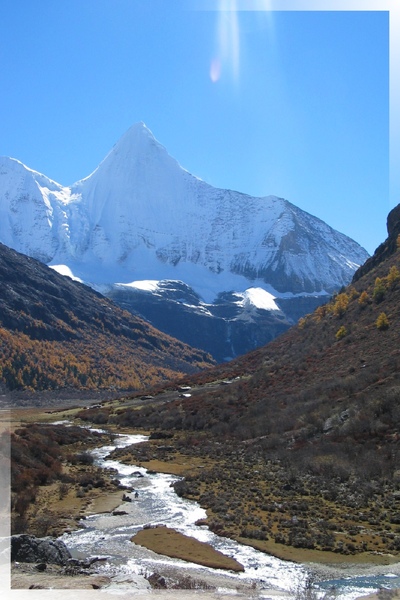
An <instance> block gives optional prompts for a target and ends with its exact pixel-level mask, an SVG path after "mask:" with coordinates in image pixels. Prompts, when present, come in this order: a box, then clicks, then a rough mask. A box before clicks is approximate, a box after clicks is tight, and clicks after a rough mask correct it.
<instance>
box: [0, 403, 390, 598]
mask: <svg viewBox="0 0 400 600" xmlns="http://www.w3.org/2000/svg"><path fill="white" fill-rule="evenodd" d="M74 411H76V409H72V408H66V409H65V410H61V411H57V412H53V411H43V410H38V409H29V410H28V409H25V410H21V411H13V413H12V414H11V415H10V414H7V415H6V414H5V413H4V414H3V415H2V429H4V427H9V428H10V429H11V430H15V429H16V428H18V427H20V426H21V425H22V426H24V424H27V423H29V422H38V421H39V422H40V421H54V420H55V417H56V418H57V420H59V421H63V420H66V419H69V418H71V417H72V416H73V414H74ZM120 433H123V431H122V430H120ZM130 433H132V431H130ZM141 433H143V432H141ZM157 444H158V446H160V445H161V444H160V442H159V440H158V442H157ZM90 447H93V441H91V442H90V443H88V444H87V445H86V446H85V444H82V443H80V444H79V451H81V452H82V451H85V450H87V449H89V448H90ZM138 448H140V447H139V446H138V447H137V448H136V450H137V449H138ZM141 448H147V450H145V455H142V456H141V457H140V456H139V457H138V456H137V455H134V454H133V453H132V451H131V450H130V451H129V452H126V453H125V456H119V460H125V461H126V462H128V463H132V464H139V463H140V464H141V465H143V466H145V467H147V468H148V469H152V470H155V471H159V472H168V473H174V474H183V473H185V472H187V471H188V466H189V470H190V473H191V474H192V475H193V473H196V472H197V473H202V472H203V471H204V470H206V468H210V467H211V466H212V464H211V462H210V463H209V464H207V462H205V459H204V457H196V456H193V457H192V459H191V461H190V463H188V457H187V456H186V455H185V453H180V452H175V453H174V454H173V455H171V454H169V455H168V456H167V457H166V456H164V458H162V457H160V456H158V458H157V459H156V458H154V456H153V458H150V457H149V455H148V452H149V448H150V450H151V449H153V450H151V451H154V448H155V446H154V445H153V446H152V445H151V444H146V445H145V446H141ZM154 452H155V451H154ZM67 469H68V471H69V474H70V476H71V477H72V478H74V477H78V476H79V477H80V478H82V476H84V475H86V476H90V477H92V478H93V477H94V476H95V475H96V476H97V475H99V473H97V471H96V469H97V468H96V467H93V466H92V465H86V466H85V465H79V466H75V467H73V466H71V465H69V466H68V467H67ZM101 476H102V477H103V478H104V480H105V484H104V486H103V487H102V488H96V487H91V486H89V487H87V489H86V490H85V493H84V495H82V496H81V497H79V495H77V493H76V491H77V485H75V484H72V485H71V486H70V489H69V490H68V492H67V493H64V494H60V487H59V484H57V483H52V484H50V485H45V486H40V487H39V490H38V494H37V497H36V500H35V504H34V507H32V508H31V509H30V511H29V512H28V515H27V523H26V528H27V531H28V532H29V533H32V534H34V535H39V536H40V535H55V536H58V535H61V534H63V533H65V532H66V531H71V530H73V529H76V528H77V527H78V526H79V525H78V521H79V520H80V519H82V518H85V516H88V515H90V514H97V513H101V512H112V511H113V510H115V509H118V508H119V507H121V508H123V506H121V505H122V504H123V491H122V490H116V489H115V486H113V484H112V483H111V479H112V473H105V472H103V473H102V474H101ZM186 492H187V491H186ZM188 495H189V496H190V495H191V494H190V493H188ZM61 496H62V497H61ZM196 496H199V494H196ZM215 514H216V513H215V512H213V511H212V510H211V511H209V520H210V522H211V520H212V519H213V518H215ZM42 515H46V516H47V517H48V520H47V521H46V522H42V526H43V527H46V528H47V529H46V531H44V530H42V531H38V530H37V525H38V523H40V518H39V519H38V517H40V516H42ZM232 537H236V539H238V540H239V541H241V542H242V543H243V542H244V543H250V544H251V545H253V546H254V547H256V548H258V549H260V550H263V551H265V552H267V553H271V554H273V555H276V556H278V557H279V558H282V559H284V560H290V561H294V562H300V563H303V564H304V563H305V564H307V565H309V567H310V569H311V570H312V571H313V572H314V573H315V574H316V576H317V577H319V576H321V577H324V578H327V577H329V578H335V577H348V576H351V575H353V574H354V573H360V570H362V572H363V573H365V574H368V575H369V574H374V573H376V572H377V570H379V572H380V573H382V572H383V570H385V571H386V572H390V573H394V574H397V575H399V576H400V562H398V561H399V557H398V556H396V555H393V554H391V553H388V552H386V553H385V552H363V553H358V554H349V555H343V554H337V553H333V552H324V551H316V550H310V549H304V548H294V547H292V546H288V545H284V544H276V543H275V542H273V541H272V540H270V541H268V540H250V539H247V540H246V539H243V538H241V537H240V536H237V535H236V536H235V535H234V534H233V535H232ZM210 551H211V547H210ZM384 565H386V567H385V566H384ZM99 577H100V576H97V579H96V575H93V580H88V579H84V581H85V582H86V584H90V585H92V583H93V584H94V585H95V586H97V585H99V586H100V587H103V586H105V587H107V586H108V582H107V581H106V580H105V579H101V578H100V579H98V578H99ZM54 578H55V579H54ZM212 579H213V580H214V585H215V584H217V585H218V577H215V578H212ZM46 581H47V583H46ZM57 582H58V583H57ZM86 584H85V585H86ZM142 584H143V589H145V588H146V587H147V583H146V582H142ZM221 584H222V582H221ZM12 585H13V587H15V588H26V587H30V586H31V585H35V586H43V587H53V586H54V587H64V586H66V587H68V588H70V587H75V588H76V589H80V588H79V586H80V582H79V579H75V578H71V577H65V576H63V575H62V574H61V573H60V572H59V570H57V568H54V569H50V570H49V571H48V572H47V573H41V574H39V573H37V572H34V571H33V570H32V567H31V566H23V565H13V568H12ZM137 585H138V588H137V589H138V590H140V585H141V584H140V583H138V584H137ZM92 588H93V586H92ZM237 592H238V593H239V597H240V593H241V591H240V590H237ZM246 593H248V591H247V592H244V594H245V595H244V596H243V597H248V596H246ZM159 595H160V597H162V592H159ZM185 597H190V596H187V592H186V595H185ZM202 597H204V598H206V597H207V596H205V595H203V596H202ZM211 597H214V596H213V595H210V598H211ZM218 597H219V596H218ZM272 597H281V598H285V597H286V598H289V597H290V596H285V595H282V594H280V595H279V593H275V595H274V594H273V593H271V598H272ZM391 597H393V598H395V597H396V596H394V595H393V596H391Z"/></svg>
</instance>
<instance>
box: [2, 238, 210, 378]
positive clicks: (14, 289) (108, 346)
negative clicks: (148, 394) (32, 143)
mask: <svg viewBox="0 0 400 600" xmlns="http://www.w3.org/2000/svg"><path fill="white" fill-rule="evenodd" d="M0 281H1V286H0V302H1V312H0V357H1V360H0V382H1V383H2V384H3V386H5V387H6V388H8V389H9V390H12V389H26V388H30V389H33V390H43V389H60V388H78V389H82V388H83V389H102V388H103V389H110V388H112V389H114V388H119V389H138V388H143V387H146V386H149V385H152V384H154V383H156V382H160V381H163V380H164V381H165V380H167V379H171V378H174V377H177V376H179V375H181V374H182V373H185V372H194V371H196V370H198V369H200V368H204V367H206V366H210V364H212V361H211V358H210V357H209V356H207V355H206V354H205V353H204V352H202V351H199V350H195V349H193V348H189V347H188V346H186V345H184V344H182V343H181V342H179V341H177V340H174V339H172V338H170V337H168V336H166V335H164V334H162V333H160V332H159V331H157V330H155V329H154V328H153V327H151V326H150V325H149V324H148V323H146V322H144V321H142V320H140V319H138V318H135V317H133V316H132V315H131V314H130V313H127V312H126V311H122V310H121V309H120V308H118V307H117V306H116V305H114V304H113V303H112V302H111V301H110V300H107V299H106V298H104V297H103V296H101V295H100V294H98V293H97V292H95V291H93V290H92V289H91V288H88V287H86V286H84V285H82V284H80V283H78V282H75V281H72V280H71V279H70V278H68V277H63V276H61V275H59V274H58V273H56V272H54V271H53V270H52V269H49V268H48V267H46V266H45V265H43V264H42V263H40V262H38V261H36V260H34V259H32V258H28V257H26V256H24V255H22V254H19V253H17V252H16V251H14V250H11V249H10V248H8V247H6V246H4V245H3V244H0Z"/></svg>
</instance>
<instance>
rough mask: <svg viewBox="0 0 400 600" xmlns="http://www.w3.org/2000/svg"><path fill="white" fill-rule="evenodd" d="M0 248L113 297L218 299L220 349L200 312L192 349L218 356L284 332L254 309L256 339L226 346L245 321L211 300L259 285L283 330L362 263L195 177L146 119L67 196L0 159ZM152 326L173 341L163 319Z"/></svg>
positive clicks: (295, 211)
mask: <svg viewBox="0 0 400 600" xmlns="http://www.w3.org/2000/svg"><path fill="white" fill-rule="evenodd" d="M0 241H2V242H3V243H6V244H7V245H8V246H10V247H12V248H14V249H16V250H18V251H20V252H24V253H25V254H27V255H29V256H33V257H35V258H38V259H40V260H42V261H43V262H45V263H47V264H49V265H51V266H52V267H53V268H54V269H55V270H58V271H59V272H61V273H64V272H70V273H72V274H73V275H74V276H75V277H77V278H78V279H80V280H82V281H84V282H86V283H87V284H89V285H92V286H93V287H95V288H96V289H98V290H99V291H102V292H103V293H105V294H107V295H109V296H112V297H113V298H115V300H116V301H119V298H120V297H121V288H118V286H117V288H116V285H117V284H125V285H126V284H131V283H132V282H137V281H139V282H140V281H142V280H146V281H147V280H154V281H160V280H162V281H165V280H169V281H179V282H182V283H183V284H184V285H186V286H189V288H191V290H189V295H190V294H191V293H192V292H193V293H195V294H197V296H198V297H199V299H200V301H201V302H204V303H206V304H207V305H213V304H215V303H216V302H217V303H219V308H218V313H219V319H220V320H221V322H219V323H218V325H217V329H218V331H219V332H220V333H219V340H218V344H217V346H218V350H217V349H216V348H213V347H212V346H209V345H208V342H207V339H208V340H209V339H210V337H211V334H212V331H213V330H215V320H213V319H211V320H210V319H207V318H206V313H205V311H203V313H202V325H201V327H202V328H203V329H207V331H208V333H207V335H206V339H205V340H204V343H203V340H200V342H199V343H200V344H202V346H201V347H202V348H205V349H207V350H209V351H211V352H212V353H213V354H214V356H216V358H217V359H218V360H224V359H225V358H232V357H233V356H236V355H237V354H240V353H243V352H246V351H248V350H249V349H252V348H254V347H255V346H256V345H257V344H258V345H259V344H260V343H261V344H262V343H266V342H267V341H269V340H270V339H271V337H273V335H275V334H274V333H273V332H274V331H281V325H282V315H280V316H279V318H278V320H276V317H277V316H278V313H277V312H273V311H270V310H269V309H266V308H262V309H261V311H262V312H260V313H259V314H258V316H257V318H254V319H253V321H252V322H253V324H255V326H256V327H258V330H259V331H260V333H261V334H260V336H259V337H260V339H259V341H258V342H256V341H255V339H254V336H253V335H252V334H251V332H249V333H248V334H247V335H244V336H241V337H242V338H243V343H242V344H241V345H240V344H233V345H232V344H231V343H230V332H231V329H232V327H233V328H234V329H235V328H236V326H237V322H238V320H239V321H241V323H240V327H239V329H241V330H243V327H242V324H243V322H244V321H245V320H246V314H243V313H240V314H236V317H235V318H230V316H229V315H230V314H231V313H232V311H233V312H235V302H234V301H233V302H232V299H231V300H230V301H229V302H227V298H226V297H225V299H224V302H225V304H226V309H225V311H222V310H221V306H222V304H223V303H221V302H220V301H219V300H220V299H219V295H221V294H222V295H223V294H226V293H231V292H238V293H240V294H243V293H245V292H246V291H248V290H252V289H253V288H256V289H257V288H261V289H263V290H264V291H266V292H268V293H271V294H272V295H273V296H274V297H275V298H277V299H278V300H279V301H280V305H279V306H280V309H281V310H282V312H283V316H284V318H285V319H286V321H287V323H286V325H285V326H286V327H288V326H289V324H290V323H292V322H293V321H294V320H295V319H296V317H297V315H298V313H299V310H300V307H302V306H303V305H304V304H306V305H307V308H308V310H312V309H313V308H315V306H317V305H318V304H319V303H321V302H322V301H324V299H326V298H327V297H328V296H329V295H330V294H331V293H333V292H334V291H336V290H338V289H340V287H341V286H342V285H345V284H347V283H348V282H349V281H350V280H351V277H352V275H353V273H354V271H355V270H356V268H357V267H358V266H359V265H361V264H362V263H363V262H364V261H365V260H366V259H367V257H368V254H367V252H366V251H365V250H364V249H363V248H361V247H360V246H359V245H358V244H357V243H356V242H354V241H353V240H351V239H349V238H348V237H346V236H344V235H343V234H341V233H339V232H337V231H334V230H333V229H332V228H331V227H329V226H328V225H327V224H325V223H323V222H322V221H321V220H319V219H317V218H316V217H313V216H311V215H309V214H308V213H306V212H304V211H302V210H300V209H299V208H297V207H296V206H294V205H293V204H291V203H290V202H288V201H287V200H284V199H282V198H278V197H275V196H267V197H263V198H255V197H252V196H249V195H246V194H242V193H239V192H235V191H232V190H223V189H217V188H214V187H212V186H211V185H209V184H207V183H206V182H204V181H202V180H200V179H198V178H196V177H194V176H193V175H191V174H190V173H188V172H187V171H185V169H183V168H182V167H181V166H180V165H179V164H178V163H177V162H176V161H175V160H174V159H173V158H172V157H171V156H170V155H169V154H168V152H167V150H166V149H165V148H164V147H163V146H162V145H161V144H160V143H159V142H158V141H157V140H156V139H155V138H154V136H153V135H152V133H151V132H150V131H149V129H148V128H147V127H146V126H145V125H144V124H143V123H137V124H136V125H134V126H132V127H131V128H130V129H129V130H128V131H127V132H126V134H125V135H124V136H122V138H121V139H120V140H119V141H118V142H117V144H116V145H115V146H114V148H113V149H112V150H111V151H110V153H109V154H108V155H107V156H106V158H105V159H104V160H103V161H102V163H101V164H100V165H99V166H98V167H97V169H96V170H95V171H94V172H93V173H92V174H91V175H89V176H88V177H86V178H85V179H82V180H81V181H78V182H77V183H75V184H74V185H72V186H71V187H68V188H67V187H62V186H60V185H59V184H57V183H55V182H54V181H51V180H50V179H48V178H47V177H45V176H44V175H41V174H40V173H37V172H35V171H33V170H31V169H28V168H27V167H25V166H24V165H22V163H20V162H18V161H16V160H14V159H7V158H3V159H1V162H0ZM132 294H136V292H135V291H134V288H133V287H129V286H128V287H125V289H124V298H123V302H124V306H125V307H126V308H127V309H128V310H130V311H131V312H133V313H134V314H138V311H137V310H136V309H135V303H136V300H137V294H136V296H135V297H131V298H129V295H132ZM251 294H252V293H251V292H250V294H249V297H251ZM160 295H161V296H162V292H160V290H159V298H160ZM293 296H294V298H293ZM297 298H298V299H299V301H298V302H297V305H296V306H294V304H295V303H296V301H297ZM147 300H148V303H147V304H148V306H147V305H146V306H145V303H146V302H145V301H146V296H145V295H143V294H142V296H141V304H142V307H141V312H140V314H141V316H143V317H145V318H146V319H150V315H151V314H152V312H153V310H152V304H153V298H152V297H150V296H149V295H147ZM169 300H170V299H169ZM287 300H289V302H287ZM305 300H306V301H307V302H305ZM183 304H185V306H186V308H185V309H184V310H183V309H182V306H183ZM188 306H189V303H188V302H184V303H182V302H181V303H180V304H179V303H177V304H176V305H175V306H174V310H175V311H178V312H179V311H181V312H182V317H183V318H187V315H188V314H189V312H188ZM236 308H237V305H236ZM292 308H293V310H292ZM208 310H209V312H210V313H212V312H213V311H212V310H210V309H208ZM265 312H269V314H268V315H265ZM184 313H185V314H184ZM195 313H196V310H195V311H194V312H193V317H194V319H197V316H198V311H197V316H196V314H195ZM236 313H237V311H236ZM153 323H154V322H153ZM271 324H272V328H271ZM191 325H192V324H191V323H189V326H188V330H190V329H191ZM157 326H158V327H159V328H160V329H162V330H163V331H165V332H168V333H170V334H174V335H178V332H179V329H178V328H176V327H173V326H172V328H171V326H170V324H168V322H166V321H165V322H158V323H157ZM238 335H239V334H237V336H238ZM189 341H190V343H192V344H193V343H194V340H193V338H190V340H189Z"/></svg>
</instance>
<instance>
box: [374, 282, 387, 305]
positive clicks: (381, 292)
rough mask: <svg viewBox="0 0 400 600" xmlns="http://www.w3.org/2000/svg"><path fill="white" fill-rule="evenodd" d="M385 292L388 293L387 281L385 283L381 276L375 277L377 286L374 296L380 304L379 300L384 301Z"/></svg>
mask: <svg viewBox="0 0 400 600" xmlns="http://www.w3.org/2000/svg"><path fill="white" fill-rule="evenodd" d="M385 293H386V287H385V283H384V281H383V279H381V278H380V277H377V278H376V279H375V286H374V291H373V294H372V296H373V298H374V300H375V302H376V303H377V304H379V302H382V300H383V299H384V297H385Z"/></svg>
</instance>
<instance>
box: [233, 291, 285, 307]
mask: <svg viewBox="0 0 400 600" xmlns="http://www.w3.org/2000/svg"><path fill="white" fill-rule="evenodd" d="M235 296H237V297H239V298H241V300H240V301H239V302H238V303H237V304H239V305H240V306H245V305H246V304H252V305H253V306H255V307H256V308H261V309H263V310H279V311H280V308H279V306H277V304H276V303H275V296H273V295H272V294H270V293H269V292H266V291H265V290H263V289H262V288H249V289H247V290H246V291H245V292H242V293H240V292H235Z"/></svg>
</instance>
